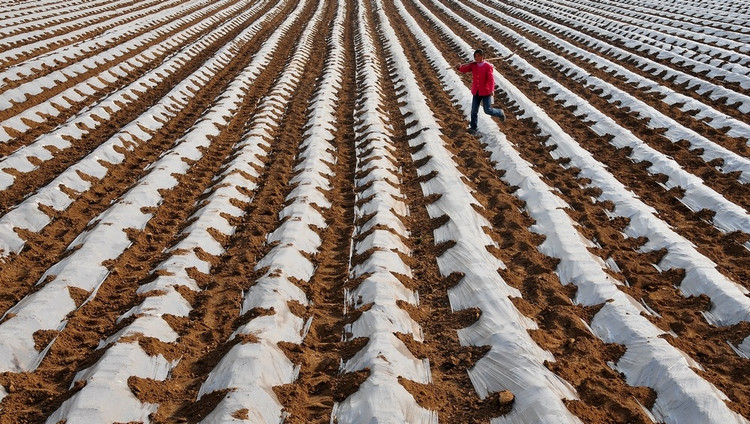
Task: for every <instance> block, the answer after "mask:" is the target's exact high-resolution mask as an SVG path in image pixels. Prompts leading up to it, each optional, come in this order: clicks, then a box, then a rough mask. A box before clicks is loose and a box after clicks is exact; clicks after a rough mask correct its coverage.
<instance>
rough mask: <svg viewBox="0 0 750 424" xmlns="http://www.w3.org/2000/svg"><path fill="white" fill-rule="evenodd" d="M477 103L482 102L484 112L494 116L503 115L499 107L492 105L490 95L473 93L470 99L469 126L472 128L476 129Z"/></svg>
mask: <svg viewBox="0 0 750 424" xmlns="http://www.w3.org/2000/svg"><path fill="white" fill-rule="evenodd" d="M479 103H482V108H483V109H484V113H486V114H487V115H490V116H495V117H498V118H500V117H503V118H504V117H505V114H504V113H503V111H502V110H501V109H495V108H493V107H492V96H480V95H478V94H475V95H474V97H473V98H472V100H471V122H470V123H469V128H470V129H472V130H475V129H477V113H478V112H479Z"/></svg>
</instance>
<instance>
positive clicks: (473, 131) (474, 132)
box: [469, 128, 479, 135]
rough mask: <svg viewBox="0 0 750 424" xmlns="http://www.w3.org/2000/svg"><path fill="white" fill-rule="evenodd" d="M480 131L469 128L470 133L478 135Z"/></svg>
mask: <svg viewBox="0 0 750 424" xmlns="http://www.w3.org/2000/svg"><path fill="white" fill-rule="evenodd" d="M478 132H479V131H477V129H476V128H469V134H471V135H476V134H477V133H478Z"/></svg>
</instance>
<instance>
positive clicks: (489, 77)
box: [456, 49, 505, 134]
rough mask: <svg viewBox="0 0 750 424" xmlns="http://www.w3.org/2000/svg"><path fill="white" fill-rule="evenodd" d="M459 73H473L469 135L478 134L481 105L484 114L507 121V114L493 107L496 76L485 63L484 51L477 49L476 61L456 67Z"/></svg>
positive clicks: (475, 52)
mask: <svg viewBox="0 0 750 424" xmlns="http://www.w3.org/2000/svg"><path fill="white" fill-rule="evenodd" d="M456 69H457V70H458V71H459V72H462V73H466V72H471V94H473V95H474V97H473V99H472V101H471V122H470V123H469V134H476V133H477V112H479V103H481V104H482V107H483V109H484V113H486V114H487V115H490V116H496V117H498V118H500V120H502V121H505V114H504V113H503V111H502V110H501V109H494V108H493V107H492V93H493V92H494V90H495V76H494V75H493V73H492V72H493V70H494V68H493V66H492V64H491V63H489V62H485V61H484V51H483V50H482V49H477V50H475V51H474V61H473V62H470V63H466V64H463V65H461V64H458V65H456Z"/></svg>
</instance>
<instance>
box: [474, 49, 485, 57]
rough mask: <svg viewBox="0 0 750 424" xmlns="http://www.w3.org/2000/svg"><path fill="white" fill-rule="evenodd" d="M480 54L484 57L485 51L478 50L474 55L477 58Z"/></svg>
mask: <svg viewBox="0 0 750 424" xmlns="http://www.w3.org/2000/svg"><path fill="white" fill-rule="evenodd" d="M478 54H481V55H482V56H484V50H482V49H476V50H474V55H475V56H476V55H478Z"/></svg>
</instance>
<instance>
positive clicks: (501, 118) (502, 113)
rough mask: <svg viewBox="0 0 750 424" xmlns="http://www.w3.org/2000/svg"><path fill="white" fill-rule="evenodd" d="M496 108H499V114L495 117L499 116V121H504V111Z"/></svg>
mask: <svg viewBox="0 0 750 424" xmlns="http://www.w3.org/2000/svg"><path fill="white" fill-rule="evenodd" d="M498 110H500V115H498V116H497V117H498V118H500V120H501V121H503V122H505V112H503V110H502V109H498Z"/></svg>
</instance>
